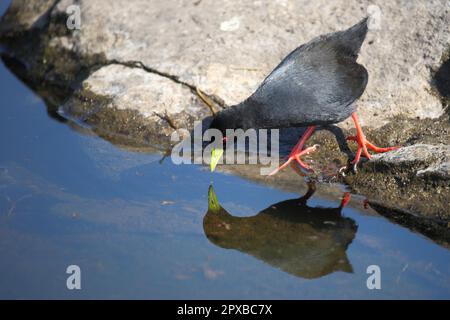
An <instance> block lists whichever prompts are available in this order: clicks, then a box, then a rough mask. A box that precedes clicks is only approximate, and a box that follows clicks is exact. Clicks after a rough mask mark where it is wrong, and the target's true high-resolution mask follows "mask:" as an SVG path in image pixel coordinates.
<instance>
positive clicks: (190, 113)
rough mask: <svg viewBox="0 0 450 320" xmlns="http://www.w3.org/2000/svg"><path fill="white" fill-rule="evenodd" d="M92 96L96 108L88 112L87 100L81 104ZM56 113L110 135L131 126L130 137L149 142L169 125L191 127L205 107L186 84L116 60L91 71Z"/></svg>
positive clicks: (159, 137)
mask: <svg viewBox="0 0 450 320" xmlns="http://www.w3.org/2000/svg"><path fill="white" fill-rule="evenodd" d="M159 88H164V90H159ZM92 99H93V100H95V101H97V102H99V101H100V102H99V104H98V105H97V108H101V109H102V110H97V111H96V112H94V113H92V112H90V111H91V110H90V107H89V106H90V103H89V102H88V103H87V104H88V105H87V106H86V103H85V102H86V101H92ZM101 101H103V103H101ZM99 106H101V107H99ZM62 111H63V112H64V113H65V114H66V115H67V116H68V117H71V116H72V117H76V118H77V120H82V121H84V122H88V123H90V122H93V125H95V126H96V127H97V129H100V130H106V131H109V132H110V133H115V134H123V135H130V132H131V131H130V130H131V127H134V130H136V132H135V133H133V134H132V135H133V136H134V137H135V138H137V137H138V135H140V137H141V138H140V139H139V140H141V141H143V142H148V143H150V144H158V141H160V140H162V139H164V137H167V136H169V135H170V133H171V132H172V131H173V130H174V129H178V128H187V127H192V126H193V122H194V120H196V119H197V117H199V116H200V117H202V118H205V117H207V116H209V115H210V110H209V109H208V108H207V106H206V105H205V104H203V103H201V102H200V101H199V100H198V97H197V96H196V95H194V94H193V93H192V92H191V90H190V89H189V88H188V87H186V86H184V85H182V84H180V83H177V82H175V81H172V80H170V79H168V78H166V77H162V76H159V75H157V74H154V73H150V72H146V71H145V70H143V69H142V68H138V67H129V66H123V65H119V64H111V65H107V66H104V67H101V68H100V69H98V70H96V71H95V72H93V73H92V74H91V75H90V76H89V77H88V78H87V79H86V80H84V81H83V82H82V86H81V88H80V89H79V90H77V91H76V92H75V93H74V95H73V97H72V98H71V99H69V101H67V102H66V103H65V104H64V105H63V107H62ZM112 114H114V116H112ZM100 115H101V116H100ZM130 115H132V117H131V118H130ZM94 117H96V118H94ZM98 118H102V120H100V119H98ZM97 120H98V121H97ZM130 121H131V124H129V125H128V123H129V122H130ZM120 122H121V123H122V124H120ZM137 131H139V133H138V132H137Z"/></svg>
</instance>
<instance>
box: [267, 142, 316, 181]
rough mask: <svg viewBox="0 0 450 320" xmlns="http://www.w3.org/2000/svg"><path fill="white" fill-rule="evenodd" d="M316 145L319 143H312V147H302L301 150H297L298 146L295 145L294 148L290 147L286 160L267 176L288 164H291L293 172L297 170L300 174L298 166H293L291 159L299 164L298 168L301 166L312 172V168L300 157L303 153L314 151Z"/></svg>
mask: <svg viewBox="0 0 450 320" xmlns="http://www.w3.org/2000/svg"><path fill="white" fill-rule="evenodd" d="M318 147H319V145H317V144H315V145H313V146H312V147H308V148H305V149H303V150H299V149H300V148H297V147H296V148H294V149H292V151H291V153H290V154H289V156H288V159H287V161H286V162H285V163H283V164H282V165H281V166H279V167H278V168H277V169H275V170H274V171H272V172H271V173H270V174H269V176H271V175H274V174H275V173H277V172H278V171H280V170H282V169H284V168H286V167H287V166H288V165H289V164H290V165H291V167H292V169H294V171H295V172H297V173H298V174H300V175H302V173H301V171H299V170H298V168H297V167H296V166H295V163H294V162H292V161H294V160H295V161H296V162H297V164H298V165H299V166H300V168H302V169H303V170H305V171H310V172H313V169H311V167H310V166H308V165H307V164H306V163H304V162H303V161H302V160H301V158H300V157H301V156H303V155H305V154H306V155H308V154H310V153H312V152H314V151H316V150H317V148H318Z"/></svg>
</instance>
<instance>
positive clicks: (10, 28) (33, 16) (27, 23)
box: [0, 0, 56, 36]
mask: <svg viewBox="0 0 450 320" xmlns="http://www.w3.org/2000/svg"><path fill="white" fill-rule="evenodd" d="M55 2H56V1H55V0H41V1H26V0H15V1H12V3H11V6H10V7H9V9H8V12H7V14H6V15H5V16H3V18H2V20H1V24H0V34H1V35H2V36H5V35H8V34H17V33H20V32H24V31H27V30H30V29H33V28H38V27H42V26H43V24H44V22H45V20H47V19H48V18H49V17H48V14H49V11H50V10H51V9H52V6H53V5H54V3H55Z"/></svg>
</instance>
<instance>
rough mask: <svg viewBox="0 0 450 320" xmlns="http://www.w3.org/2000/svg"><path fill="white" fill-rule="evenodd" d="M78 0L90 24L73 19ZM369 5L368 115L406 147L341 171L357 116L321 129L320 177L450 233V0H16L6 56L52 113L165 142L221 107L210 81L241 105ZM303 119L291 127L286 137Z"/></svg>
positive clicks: (276, 180) (142, 141)
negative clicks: (305, 47) (278, 69)
mask: <svg viewBox="0 0 450 320" xmlns="http://www.w3.org/2000/svg"><path fill="white" fill-rule="evenodd" d="M73 6H75V8H78V9H79V12H80V14H81V15H80V26H79V28H71V27H70V25H69V27H68V24H67V22H68V19H69V20H70V19H71V18H73V14H74V12H76V10H75V11H73V8H74V7H73ZM69 8H72V11H70V9H69ZM68 9H69V10H68ZM367 15H370V16H371V23H370V32H369V34H368V37H367V40H366V41H365V43H364V45H363V48H362V50H361V55H360V58H359V61H360V62H361V63H362V64H364V65H365V66H366V68H367V69H368V71H369V78H370V79H369V83H368V86H367V89H366V91H365V93H364V95H363V96H362V97H361V99H360V100H359V101H358V102H357V104H358V108H359V112H360V117H361V120H362V123H363V126H364V127H365V129H366V131H367V136H368V138H370V139H371V140H372V141H373V142H375V143H377V144H380V145H402V146H403V148H401V149H399V150H396V151H393V152H389V153H386V154H382V155H376V156H374V157H373V158H372V159H371V160H370V161H367V162H365V163H364V164H363V166H362V168H361V169H360V171H359V173H358V174H356V175H355V174H352V173H350V172H347V173H345V172H344V173H343V174H342V175H337V174H336V172H338V169H339V168H341V167H342V166H345V165H346V164H347V163H348V159H349V158H351V157H352V156H353V152H354V149H353V146H351V145H350V146H349V145H348V144H347V143H346V142H345V139H344V137H345V135H348V134H350V133H351V130H352V129H350V128H351V127H352V126H351V122H349V121H345V122H343V123H341V124H339V125H338V126H335V127H329V128H324V129H325V130H321V131H319V132H317V133H316V134H315V135H314V136H313V138H312V141H311V143H319V144H320V145H321V150H320V152H318V153H317V154H314V155H312V156H311V159H310V160H311V163H313V166H314V167H315V168H316V169H317V171H318V172H321V176H320V177H319V178H320V179H322V180H326V181H336V182H344V183H346V184H348V185H349V186H350V187H351V188H352V189H353V190H354V191H355V192H357V193H361V194H363V195H365V196H366V197H367V198H368V200H369V202H368V203H369V204H370V205H371V206H373V207H374V208H376V210H377V211H378V212H379V213H381V214H383V215H385V216H388V217H389V218H392V219H394V220H396V222H398V223H402V221H404V222H405V224H411V219H410V218H411V217H414V219H416V218H417V219H420V223H419V222H417V220H414V219H413V220H414V221H415V222H414V225H415V226H420V227H417V228H418V230H419V231H421V232H423V233H427V232H428V231H429V230H432V232H428V233H427V234H430V237H432V238H433V237H435V238H436V234H438V236H439V235H440V236H439V237H441V238H442V237H444V238H445V237H447V238H449V231H448V225H449V221H450V213H449V210H448V203H449V199H450V183H449V181H450V179H449V177H450V174H449V168H450V164H449V163H450V162H449V159H450V149H449V148H450V147H449V145H450V137H449V132H450V124H449V109H448V106H449V98H450V60H449V47H448V44H449V43H450V4H449V2H448V1H446V0H432V1H420V0H417V1H414V0H413V1H408V2H407V3H405V2H404V1H400V0H398V1H389V2H385V1H365V0H357V1H356V0H355V1H348V0H345V1H344V0H337V1H323V0H319V1H290V0H277V1H262V0H261V1H260V0H257V1H248V2H242V1H237V0H223V1H221V3H220V5H214V6H213V5H211V4H209V3H208V2H207V1H202V0H192V1H181V2H180V1H158V2H155V3H151V4H149V2H148V1H145V0H127V1H125V0H117V1H107V0H97V1H85V0H39V1H38V0H30V1H20V0H14V1H12V4H11V6H10V8H9V9H8V11H7V12H6V14H5V15H4V16H3V17H2V19H1V22H0V41H1V43H2V47H3V52H2V58H3V61H4V62H5V64H6V65H7V66H8V67H9V68H10V69H11V70H12V71H13V72H14V73H15V74H16V75H17V76H18V77H20V78H21V79H22V80H23V81H24V82H25V83H27V84H28V85H29V86H30V87H31V88H33V89H34V90H35V91H36V92H38V93H39V94H40V95H41V96H42V97H43V98H44V100H45V101H46V103H47V105H48V110H49V113H50V114H51V115H53V116H55V117H58V118H61V115H62V116H63V117H64V119H65V120H67V119H70V122H69V123H73V122H77V123H78V122H82V123H83V124H84V125H86V124H87V125H89V126H90V127H91V128H92V130H93V131H95V132H96V133H97V134H99V135H100V136H102V137H103V138H105V139H108V140H109V141H111V142H113V143H115V144H117V145H120V146H121V147H126V148H133V150H135V149H144V150H149V149H150V150H155V149H157V150H164V149H166V148H169V147H170V141H169V136H170V134H171V133H172V132H173V131H174V130H177V129H180V128H185V129H188V130H190V129H192V126H193V123H194V121H195V120H201V119H204V118H206V117H208V116H210V115H211V113H212V111H211V110H210V108H209V107H208V106H207V105H206V104H205V103H204V102H203V101H202V99H201V97H200V96H199V92H203V93H204V96H206V98H207V99H209V100H210V101H212V102H213V104H214V105H215V108H217V109H221V108H226V107H228V106H230V105H233V104H235V103H237V102H239V101H241V100H243V99H244V98H246V97H247V96H248V95H250V94H251V93H252V91H253V90H254V89H255V88H256V87H257V85H258V84H259V83H260V82H261V81H262V80H263V79H264V77H265V76H266V75H267V74H268V73H269V72H270V71H271V70H272V68H273V67H274V66H275V65H276V64H277V63H278V62H279V61H280V59H281V58H283V57H284V56H285V55H286V54H287V53H289V52H290V51H291V50H292V49H294V48H295V47H297V46H298V45H299V44H301V43H304V42H307V41H309V40H310V39H311V38H313V37H315V36H317V35H319V34H323V33H327V32H332V31H336V30H341V29H344V28H346V27H348V26H350V25H352V24H354V23H355V22H357V21H359V20H360V19H361V18H362V17H364V16H367ZM287 131H289V130H287ZM298 133H299V132H298V131H296V130H294V129H292V130H291V131H290V133H289V132H288V133H287V134H285V135H282V144H283V145H282V149H288V148H289V147H291V146H292V144H293V143H295V141H294V140H295V139H296V138H297V137H298ZM222 169H223V170H231V171H233V170H234V171H233V172H235V173H237V174H240V175H242V176H245V177H247V178H249V179H253V180H257V181H260V182H262V183H266V184H273V185H276V186H282V187H286V186H290V185H291V182H292V179H294V178H293V175H287V174H281V175H278V176H276V177H271V178H262V177H260V176H258V174H257V172H258V171H257V170H254V169H253V168H251V169H250V168H248V166H244V167H243V166H241V167H235V168H234V169H233V168H228V169H227V168H225V167H223V168H222ZM296 178H297V180H298V177H296ZM417 228H416V229H417ZM424 230H425V231H424ZM426 230H428V231H426ZM433 230H434V231H433ZM436 230H437V231H436Z"/></svg>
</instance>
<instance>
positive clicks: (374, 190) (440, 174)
mask: <svg viewBox="0 0 450 320" xmlns="http://www.w3.org/2000/svg"><path fill="white" fill-rule="evenodd" d="M449 178H450V146H448V145H435V146H433V145H427V144H416V145H412V146H407V147H403V148H400V149H398V150H395V151H392V152H388V153H384V154H379V155H374V156H373V157H372V159H371V161H369V162H367V163H366V164H365V166H364V169H363V171H362V172H360V173H358V174H357V175H354V176H351V177H348V178H347V182H348V183H349V184H350V186H351V187H352V188H353V189H354V190H355V191H356V192H358V193H362V194H367V195H368V198H369V200H370V201H373V202H374V203H376V204H377V205H380V204H382V205H383V206H384V207H388V208H397V209H401V211H403V212H404V211H408V212H410V213H414V214H419V215H420V216H422V217H426V218H431V219H432V220H435V221H439V222H441V223H443V224H444V225H447V224H448V222H450V212H449V211H448V199H450V184H449Z"/></svg>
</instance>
